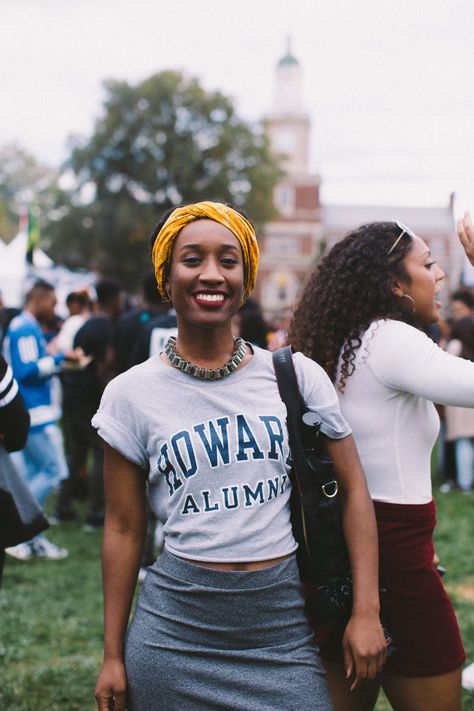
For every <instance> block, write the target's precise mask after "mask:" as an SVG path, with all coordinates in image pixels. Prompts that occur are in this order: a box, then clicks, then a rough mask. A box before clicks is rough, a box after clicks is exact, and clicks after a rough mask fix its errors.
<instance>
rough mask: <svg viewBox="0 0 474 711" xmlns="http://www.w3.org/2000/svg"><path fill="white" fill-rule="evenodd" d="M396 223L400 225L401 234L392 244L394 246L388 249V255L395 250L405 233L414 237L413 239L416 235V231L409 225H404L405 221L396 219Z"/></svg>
mask: <svg viewBox="0 0 474 711" xmlns="http://www.w3.org/2000/svg"><path fill="white" fill-rule="evenodd" d="M395 224H396V226H397V227H398V229H399V230H400V234H399V235H398V237H397V239H396V240H395V242H394V243H393V244H392V246H391V247H390V249H389V250H388V252H387V257H388V256H389V255H390V254H392V252H393V250H394V249H395V247H396V246H397V244H398V243H399V242H400V240H401V238H402V237H403V235H409V236H410V237H411V238H412V239H413V237H415V233H414V232H413V230H411V229H410V228H409V227H407V226H406V225H404V224H403V222H398V220H395Z"/></svg>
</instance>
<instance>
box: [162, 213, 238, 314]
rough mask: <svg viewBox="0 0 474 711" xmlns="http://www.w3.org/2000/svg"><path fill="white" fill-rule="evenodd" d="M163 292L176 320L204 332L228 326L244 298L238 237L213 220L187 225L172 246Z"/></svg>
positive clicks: (202, 220) (201, 220)
mask: <svg viewBox="0 0 474 711" xmlns="http://www.w3.org/2000/svg"><path fill="white" fill-rule="evenodd" d="M166 288H167V290H168V292H169V293H170V296H171V300H172V302H173V306H174V308H175V309H176V313H177V315H178V319H183V320H184V321H186V322H188V323H191V324H193V325H194V326H201V327H204V328H215V327H219V326H223V325H225V324H227V323H229V325H230V320H231V318H232V316H233V315H234V314H235V313H236V312H237V310H238V309H239V307H240V306H241V304H242V298H243V295H244V263H243V256H242V249H241V247H240V243H239V241H238V239H237V237H235V235H234V234H233V233H232V232H231V231H230V230H229V229H227V227H224V226H223V225H221V224H219V223H218V222H214V220H208V219H200V220H196V221H195V222H190V223H189V224H187V225H186V226H185V227H183V229H182V230H181V232H180V233H179V235H178V237H177V238H176V241H175V243H174V246H173V252H172V256H171V267H170V273H169V276H168V279H167V280H166Z"/></svg>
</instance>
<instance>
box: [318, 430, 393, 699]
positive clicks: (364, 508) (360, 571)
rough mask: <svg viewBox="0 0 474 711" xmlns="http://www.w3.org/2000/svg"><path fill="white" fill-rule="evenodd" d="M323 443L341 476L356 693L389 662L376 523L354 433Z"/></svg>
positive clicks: (348, 641) (347, 650)
mask: <svg viewBox="0 0 474 711" xmlns="http://www.w3.org/2000/svg"><path fill="white" fill-rule="evenodd" d="M324 445H325V449H326V452H327V454H328V456H329V457H331V459H332V460H333V462H334V466H335V468H336V471H337V474H338V482H339V485H340V491H341V494H342V504H343V526H344V535H345V539H346V543H347V548H348V551H349V557H350V561H351V569H352V578H353V604H352V615H351V619H350V620H349V623H348V625H347V627H346V630H345V632H344V638H343V653H344V666H345V669H346V675H347V677H350V676H352V675H353V674H355V678H354V680H353V682H352V685H351V691H352V690H354V689H355V688H357V687H358V686H359V685H360V684H361V683H362V682H363V681H364V680H365V679H374V678H375V676H376V675H377V674H379V673H380V672H381V671H382V667H383V665H384V663H385V659H386V646H385V638H384V634H383V630H382V626H381V624H380V619H379V614H380V602H379V570H378V538H377V524H376V521H375V514H374V507H373V504H372V501H371V499H370V496H369V492H368V489H367V484H366V481H365V476H364V472H363V470H362V466H361V464H360V461H359V456H358V454H357V449H356V446H355V444H354V440H353V438H352V435H349V436H348V437H344V438H343V439H329V438H327V437H325V438H324Z"/></svg>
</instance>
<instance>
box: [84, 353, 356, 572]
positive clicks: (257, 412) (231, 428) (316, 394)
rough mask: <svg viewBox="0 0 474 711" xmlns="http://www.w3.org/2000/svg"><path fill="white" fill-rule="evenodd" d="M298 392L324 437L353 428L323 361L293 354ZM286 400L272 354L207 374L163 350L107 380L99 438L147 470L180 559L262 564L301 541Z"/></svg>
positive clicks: (155, 504)
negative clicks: (186, 369) (293, 503)
mask: <svg viewBox="0 0 474 711" xmlns="http://www.w3.org/2000/svg"><path fill="white" fill-rule="evenodd" d="M294 363H295V368H296V373H297V377H298V382H299V386H300V390H301V393H302V395H303V397H304V399H305V402H306V403H307V405H308V407H309V408H310V409H311V410H314V411H316V412H318V413H319V415H320V416H321V419H322V426H321V430H322V432H324V434H326V435H327V436H328V437H331V438H334V439H338V438H342V437H346V436H347V435H348V434H350V432H351V430H350V428H349V426H348V425H347V423H346V421H345V420H344V418H343V417H342V415H341V413H340V410H339V404H338V399H337V395H336V392H335V390H334V387H333V385H332V384H331V382H330V380H329V378H328V377H327V375H326V373H325V372H324V371H323V370H322V368H320V366H319V365H317V364H316V363H314V362H313V361H312V360H310V359H308V358H305V356H303V355H301V354H299V353H298V354H296V355H295V356H294ZM285 421H286V407H285V405H284V404H283V402H282V401H281V398H280V395H279V392H278V386H277V383H276V377H275V373H274V370H273V363H272V354H271V353H269V352H268V351H265V350H263V349H261V348H257V347H254V356H253V358H252V359H251V360H250V362H249V363H247V365H245V366H244V367H243V368H241V369H239V370H237V371H236V372H234V373H232V374H231V375H229V376H227V377H225V378H223V379H222V380H216V381H203V380H198V379H197V378H194V377H191V376H189V375H186V374H184V373H182V372H181V371H179V370H176V369H175V368H172V367H170V366H169V365H167V364H166V363H164V362H163V361H162V360H161V359H160V357H159V356H155V357H153V358H150V359H149V360H147V361H146V362H145V363H141V364H140V365H137V366H135V367H134V368H131V369H130V370H128V371H126V372H125V373H122V374H121V375H119V376H118V377H117V378H115V379H114V380H113V381H112V382H110V383H109V385H108V386H107V387H106V389H105V392H104V394H103V397H102V401H101V403H100V408H99V410H98V412H97V413H96V415H95V416H94V418H93V420H92V424H93V426H94V427H96V428H97V430H98V432H99V435H100V436H101V437H102V438H103V439H104V440H105V441H106V442H107V443H108V444H110V446H111V447H113V448H114V449H116V450H117V451H118V452H120V453H121V454H122V455H123V456H124V457H126V459H128V460H130V461H131V462H134V463H135V464H138V465H139V466H140V467H141V468H142V469H143V470H144V471H145V472H146V473H147V474H148V482H149V499H150V505H151V508H152V509H153V511H154V512H155V513H156V514H157V515H158V516H159V518H160V519H162V520H163V521H164V524H165V526H164V534H165V546H166V548H167V549H168V550H169V551H170V552H171V553H174V554H175V555H178V556H180V557H182V558H193V559H195V560H202V561H208V562H216V561H220V562H238V561H258V560H267V559H270V558H276V557H278V556H283V555H286V554H288V553H291V552H292V551H294V550H295V548H296V543H295V540H294V538H293V534H292V530H291V524H290V516H289V496H290V490H291V482H290V480H289V473H290V463H289V448H288V436H287V430H286V423H285Z"/></svg>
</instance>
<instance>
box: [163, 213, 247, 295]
mask: <svg viewBox="0 0 474 711" xmlns="http://www.w3.org/2000/svg"><path fill="white" fill-rule="evenodd" d="M203 217H204V218H208V219H209V220H214V222H219V224H221V225H223V226H224V227H227V229H229V230H230V231H231V232H232V234H234V235H235V236H236V237H237V239H238V240H239V243H240V246H241V247H242V254H243V257H244V267H245V284H244V287H245V291H244V300H245V299H247V298H248V296H249V294H250V293H251V291H252V289H253V287H254V286H255V280H256V278H257V267H258V255H259V252H258V244H257V237H256V235H255V230H254V228H253V227H252V225H251V224H250V222H249V221H248V220H247V219H246V218H245V217H244V216H243V215H241V214H240V212H237V210H234V209H233V208H232V207H229V206H228V205H224V204H223V203H221V202H209V201H207V200H206V201H204V202H197V203H195V204H194V205H184V206H183V207H177V208H176V210H173V212H172V213H171V215H170V216H169V217H168V219H167V220H166V222H165V224H164V225H163V227H162V228H161V230H160V231H159V232H158V234H157V236H156V239H155V243H154V245H153V250H152V255H151V256H152V260H153V266H154V268H155V277H156V283H157V284H158V291H159V292H160V294H161V296H162V297H163V298H166V289H165V275H166V267H167V265H168V263H169V260H170V258H171V251H172V249H173V244H174V241H175V239H176V237H177V236H178V234H179V232H180V230H182V229H183V227H184V226H185V225H187V224H188V223H189V222H194V220H198V219H199V218H203Z"/></svg>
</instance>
